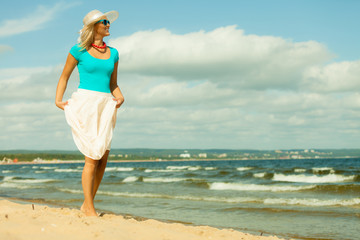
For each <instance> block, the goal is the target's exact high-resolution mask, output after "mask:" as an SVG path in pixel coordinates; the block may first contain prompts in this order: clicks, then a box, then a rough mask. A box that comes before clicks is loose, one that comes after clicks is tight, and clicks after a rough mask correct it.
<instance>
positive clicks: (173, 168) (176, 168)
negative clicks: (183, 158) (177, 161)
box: [166, 166, 190, 170]
mask: <svg viewBox="0 0 360 240" xmlns="http://www.w3.org/2000/svg"><path fill="white" fill-rule="evenodd" d="M189 167H190V166H167V167H166V169H170V170H185V169H188V168H189Z"/></svg>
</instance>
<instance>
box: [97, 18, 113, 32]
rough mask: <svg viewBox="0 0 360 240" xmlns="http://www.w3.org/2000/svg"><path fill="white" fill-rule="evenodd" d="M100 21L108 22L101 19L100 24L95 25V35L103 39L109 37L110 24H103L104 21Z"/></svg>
mask: <svg viewBox="0 0 360 240" xmlns="http://www.w3.org/2000/svg"><path fill="white" fill-rule="evenodd" d="M102 20H108V19H107V18H106V17H104V18H103V19H101V21H100V22H98V23H96V24H95V33H96V34H99V35H101V36H103V37H105V36H109V35H110V32H109V28H110V23H109V22H108V23H105V21H102ZM105 24H106V25H105Z"/></svg>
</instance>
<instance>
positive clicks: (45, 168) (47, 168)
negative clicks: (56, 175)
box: [40, 167, 58, 170]
mask: <svg viewBox="0 0 360 240" xmlns="http://www.w3.org/2000/svg"><path fill="white" fill-rule="evenodd" d="M40 168H41V169H44V170H49V169H56V168H58V167H40Z"/></svg>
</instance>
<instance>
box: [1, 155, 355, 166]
mask: <svg viewBox="0 0 360 240" xmlns="http://www.w3.org/2000/svg"><path fill="white" fill-rule="evenodd" d="M356 158H360V157H358V156H344V157H323V158H312V157H307V158H297V159H291V158H262V159H260V158H258V159H239V158H223V159H215V158H211V159H196V158H189V159H160V160H159V159H134V160H111V159H108V163H112V162H120V163H127V162H192V161H199V162H200V161H201V162H205V161H269V160H292V161H298V160H307V159H316V160H324V159H356ZM83 162H85V159H84V160H43V161H39V162H33V161H19V162H13V163H2V162H0V166H1V165H33V164H64V163H83Z"/></svg>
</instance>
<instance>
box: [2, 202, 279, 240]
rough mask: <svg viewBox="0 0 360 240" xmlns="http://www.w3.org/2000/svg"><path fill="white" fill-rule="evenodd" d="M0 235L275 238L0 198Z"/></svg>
mask: <svg viewBox="0 0 360 240" xmlns="http://www.w3.org/2000/svg"><path fill="white" fill-rule="evenodd" d="M0 213H1V215H0V239H7V240H21V239H27V240H29V239H37V240H41V239H46V240H48V239H54V240H56V239H59V240H60V239H61V240H62V239H78V240H81V239H84V240H85V239H86V240H89V239H126V240H177V239H179V240H184V239H186V240H205V239H206V240H208V239H216V240H230V239H231V240H233V239H244V240H257V239H258V240H275V239H280V238H278V237H276V236H254V235H250V234H247V233H242V232H239V231H235V230H233V229H217V228H213V227H208V226H187V225H184V224H180V223H165V222H160V221H157V220H152V219H146V220H136V219H134V218H129V217H126V216H120V215H114V214H104V215H103V216H102V217H86V216H85V215H84V214H83V213H82V212H81V211H80V210H77V209H70V208H55V207H49V206H46V205H39V204H37V203H29V204H19V203H15V202H13V201H9V200H7V199H1V200H0Z"/></svg>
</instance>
